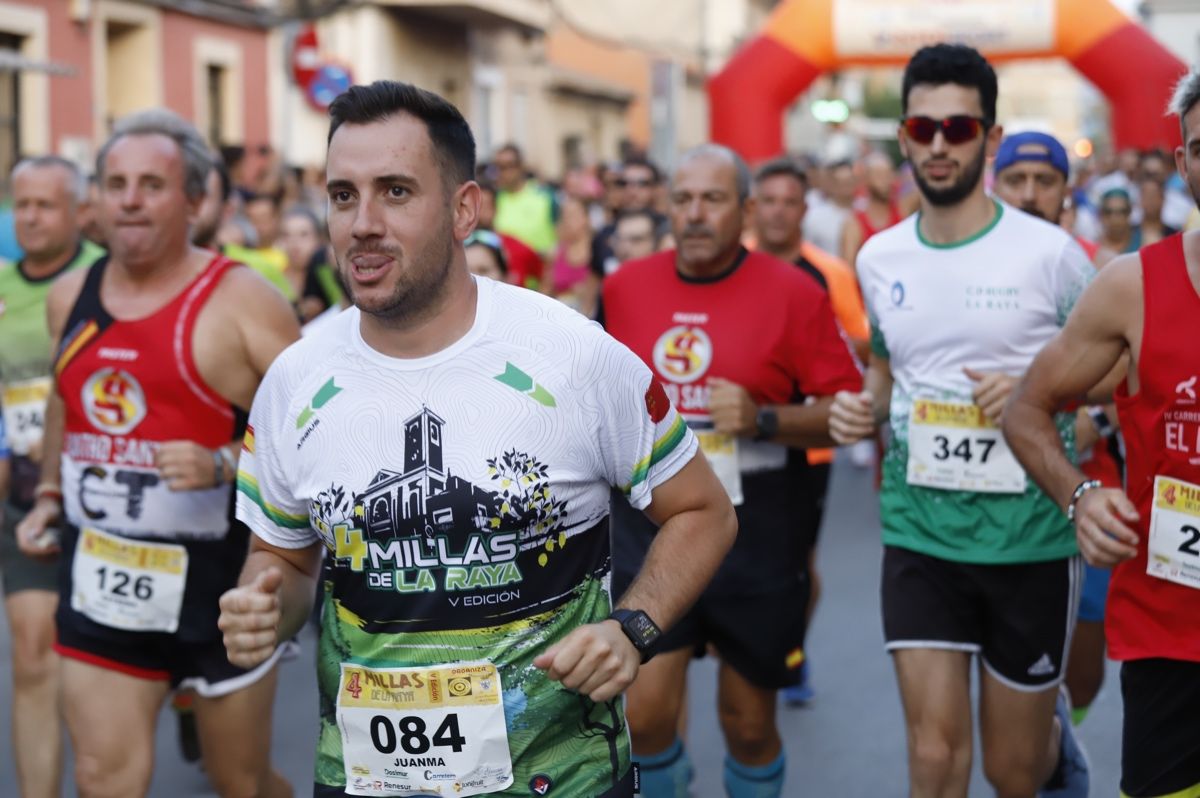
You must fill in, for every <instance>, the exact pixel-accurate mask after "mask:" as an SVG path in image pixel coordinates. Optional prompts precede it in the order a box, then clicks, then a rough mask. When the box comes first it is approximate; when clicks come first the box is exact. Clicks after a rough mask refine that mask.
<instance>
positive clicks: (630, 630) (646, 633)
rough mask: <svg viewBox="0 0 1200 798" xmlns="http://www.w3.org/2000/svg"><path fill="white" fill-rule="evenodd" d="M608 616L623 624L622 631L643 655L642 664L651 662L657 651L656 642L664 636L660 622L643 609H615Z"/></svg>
mask: <svg viewBox="0 0 1200 798" xmlns="http://www.w3.org/2000/svg"><path fill="white" fill-rule="evenodd" d="M608 617H609V618H612V619H613V620H614V621H616V622H617V623H619V624H621V631H622V632H624V633H625V636H626V637H628V638H629V642H631V643H633V647H634V648H636V649H637V650H638V653H639V654H641V655H642V664H645V663H647V662H649V661H650V658H651V657H653V656H654V655H655V654H656V653H657V651H656V650H655V644H656V643H658V641H659V639H660V638H661V637H662V630H661V629H659V628H658V624H656V623H655V622H654V621H652V620H650V616H649V615H647V614H646V613H644V612H642V611H641V610H613V611H612V614H611V615H609V616H608Z"/></svg>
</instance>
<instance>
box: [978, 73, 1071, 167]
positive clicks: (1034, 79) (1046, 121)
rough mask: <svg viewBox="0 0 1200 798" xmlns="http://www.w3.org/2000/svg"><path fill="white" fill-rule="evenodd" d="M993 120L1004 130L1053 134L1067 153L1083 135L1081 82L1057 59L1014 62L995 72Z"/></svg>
mask: <svg viewBox="0 0 1200 798" xmlns="http://www.w3.org/2000/svg"><path fill="white" fill-rule="evenodd" d="M996 75H997V77H998V78H999V80H1000V96H999V98H998V99H997V101H996V117H997V119H998V121H999V122H1000V124H1002V125H1004V127H1005V129H1006V130H1009V131H1012V132H1018V131H1022V130H1040V131H1043V132H1046V133H1051V134H1053V135H1054V136H1055V137H1056V138H1058V139H1059V140H1060V141H1061V142H1062V143H1063V144H1064V146H1066V147H1067V149H1068V150H1070V149H1071V147H1072V146H1073V145H1074V143H1075V142H1076V141H1077V140H1078V139H1079V138H1080V137H1081V136H1083V134H1084V131H1085V122H1086V120H1085V119H1084V113H1085V112H1086V111H1087V110H1088V106H1087V104H1085V103H1084V102H1082V101H1081V100H1082V98H1083V97H1084V93H1085V92H1086V91H1087V83H1086V81H1085V79H1084V78H1083V77H1082V76H1081V75H1080V74H1079V73H1078V72H1076V71H1075V69H1074V67H1072V66H1071V65H1070V64H1069V63H1068V62H1066V61H1064V60H1062V59H1061V58H1050V59H1039V60H1032V61H1018V62H1014V63H1010V64H1005V65H1003V66H1001V67H999V68H998V69H997V70H996Z"/></svg>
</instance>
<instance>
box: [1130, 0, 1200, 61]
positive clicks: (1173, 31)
mask: <svg viewBox="0 0 1200 798" xmlns="http://www.w3.org/2000/svg"><path fill="white" fill-rule="evenodd" d="M1143 7H1144V9H1145V13H1146V16H1147V27H1148V28H1149V30H1150V34H1151V35H1152V36H1154V38H1156V39H1158V40H1159V41H1160V42H1162V44H1163V45H1164V46H1165V47H1166V48H1167V49H1168V50H1170V51H1171V52H1172V53H1174V54H1175V55H1176V57H1178V58H1179V59H1180V60H1182V61H1183V62H1184V63H1185V64H1189V65H1192V66H1195V65H1197V64H1200V3H1198V2H1196V0H1145V2H1144V3H1143Z"/></svg>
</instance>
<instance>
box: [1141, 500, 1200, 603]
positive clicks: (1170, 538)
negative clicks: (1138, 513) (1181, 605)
mask: <svg viewBox="0 0 1200 798" xmlns="http://www.w3.org/2000/svg"><path fill="white" fill-rule="evenodd" d="M1148 546H1149V549H1148V551H1147V556H1146V573H1148V574H1150V575H1151V576H1156V577H1158V578H1159V579H1166V580H1167V581H1168V582H1176V583H1178V584H1181V585H1186V586H1187V587H1194V588H1200V485H1193V484H1192V483H1190V482H1184V481H1182V480H1179V479H1171V478H1170V477H1155V478H1154V504H1153V505H1152V506H1151V508H1150V540H1149V543H1148Z"/></svg>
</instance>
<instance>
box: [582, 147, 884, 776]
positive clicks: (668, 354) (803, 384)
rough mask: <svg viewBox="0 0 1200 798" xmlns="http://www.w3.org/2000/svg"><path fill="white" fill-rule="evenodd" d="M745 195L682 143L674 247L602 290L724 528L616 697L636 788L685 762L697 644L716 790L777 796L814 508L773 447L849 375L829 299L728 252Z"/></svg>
mask: <svg viewBox="0 0 1200 798" xmlns="http://www.w3.org/2000/svg"><path fill="white" fill-rule="evenodd" d="M749 193H750V173H749V170H748V169H747V168H746V165H745V163H744V162H743V161H742V159H741V158H739V157H738V156H737V155H736V154H735V153H733V152H732V151H731V150H728V149H726V148H724V147H719V146H716V145H704V146H701V147H699V148H696V149H694V150H692V151H690V152H688V153H687V154H685V155H684V156H683V158H682V160H681V163H680V165H679V167H678V169H677V170H676V172H675V174H674V175H673V177H672V180H671V191H670V216H671V227H672V233H673V235H674V238H675V241H676V242H677V245H678V249H676V250H669V251H667V252H661V253H658V254H655V255H652V256H650V257H649V258H644V259H642V260H635V261H631V262H629V263H626V264H625V265H623V266H622V267H621V270H620V271H618V272H617V273H615V274H614V275H612V276H610V277H609V278H608V279H607V280H606V281H605V283H604V289H603V291H604V305H603V306H604V318H605V325H606V327H607V328H608V331H609V332H610V333H611V334H612V335H613V336H614V337H615V338H617V340H619V341H621V342H622V343H624V344H625V345H626V346H628V347H629V348H630V349H632V350H633V351H634V352H635V353H636V354H638V355H639V356H640V357H641V358H642V359H643V360H645V361H646V363H647V365H649V366H650V368H651V369H653V371H654V372H655V374H656V375H657V377H658V378H659V379H660V380H661V381H662V382H663V384H664V386H665V388H666V392H667V395H668V397H669V398H670V399H671V402H672V403H673V404H674V405H675V406H676V408H677V409H678V411H679V413H680V415H682V416H683V418H684V419H685V420H686V421H687V422H688V425H689V426H690V427H692V429H693V430H694V431H695V432H696V434H697V435H698V437H700V440H701V445H702V447H703V448H704V450H705V453H706V454H707V455H708V458H709V461H710V462H711V464H712V466H713V468H714V470H715V471H716V473H717V475H718V476H719V477H720V478H721V481H722V484H723V485H724V486H725V489H726V491H727V492H728V493H729V496H730V499H731V500H732V501H733V503H734V505H736V506H737V514H738V524H739V533H738V539H737V542H736V543H735V544H734V547H733V550H732V551H731V552H730V554H729V556H728V557H727V558H726V560H725V562H724V563H723V564H722V566H721V569H720V570H719V571H718V572H717V575H716V577H715V578H714V580H713V582H712V583H711V585H710V586H709V588H708V589H707V590H706V591H705V593H704V594H703V595H702V596H701V598H700V600H699V601H698V602H697V604H696V606H695V607H694V608H693V609H692V611H691V612H690V613H689V615H688V616H687V617H686V618H685V619H684V620H682V621H680V623H679V624H678V625H677V626H676V627H675V628H674V629H672V630H671V631H670V632H668V633H667V634H666V635H665V636H664V640H663V642H662V644H661V645H660V646H659V647H658V650H659V651H660V652H662V653H661V654H660V655H659V656H657V657H656V658H655V659H654V660H652V661H650V662H649V663H647V664H646V665H645V666H643V667H642V670H641V672H640V673H639V675H638V678H637V680H636V681H635V682H634V684H633V687H632V688H631V689H630V691H629V694H628V695H629V702H628V712H627V714H628V719H629V728H630V732H631V733H632V735H633V749H634V755H635V757H636V758H637V759H638V761H639V762H640V764H641V773H642V785H643V786H642V793H643V794H644V795H647V796H650V797H651V798H654V797H655V796H674V795H678V794H682V793H683V792H684V791H685V790H686V786H687V781H688V776H689V773H690V767H689V765H688V762H687V757H686V754H685V753H684V752H683V748H682V744H681V743H680V741H679V739H678V737H677V734H676V730H677V728H678V718H679V714H680V709H681V706H682V703H683V697H684V685H685V683H686V673H687V666H688V662H689V660H690V659H691V657H692V654H693V652H695V651H697V650H704V647H705V646H706V645H709V644H711V645H712V646H713V647H715V649H716V650H717V652H718V653H719V654H720V657H721V668H720V677H719V684H720V687H719V692H720V695H719V703H720V706H721V708H722V709H721V712H720V718H721V725H722V730H723V732H724V734H725V741H726V744H727V746H728V749H729V756H728V757H727V758H726V760H725V777H724V781H725V786H726V789H727V790H728V791H729V793H730V794H731V795H734V796H741V795H750V794H753V795H756V796H777V795H780V794H781V792H782V789H783V771H784V754H783V748H782V744H781V741H780V738H779V733H778V729H777V727H776V724H775V704H776V691H777V690H779V689H781V688H784V687H788V686H790V685H794V684H796V683H797V680H798V678H799V675H800V666H801V665H802V664H803V663H804V650H803V645H804V634H805V626H806V625H805V614H806V613H805V610H806V605H807V602H808V598H809V585H808V577H807V570H806V568H805V565H806V558H805V556H804V543H803V541H804V539H805V538H806V535H804V534H798V533H797V529H796V524H797V523H798V522H803V521H804V520H806V519H811V518H812V517H813V516H814V513H813V511H812V508H811V507H810V506H808V505H809V504H811V502H812V497H811V496H809V495H808V494H807V493H806V492H805V491H798V490H796V485H797V484H800V483H801V481H802V475H801V474H797V473H796V469H801V470H803V469H805V468H807V464H806V462H805V460H804V458H803V457H792V458H789V457H788V449H789V447H795V448H805V447H809V446H829V445H831V443H832V441H831V439H830V438H829V437H828V433H827V431H826V429H825V428H824V427H822V424H823V423H825V421H826V420H827V419H828V416H829V405H830V401H831V399H830V397H832V395H833V394H834V393H836V392H837V391H839V390H858V386H859V385H860V384H861V376H860V374H859V371H858V368H857V366H856V365H855V362H854V359H853V357H852V356H851V354H850V351H849V349H848V347H847V345H846V343H845V341H844V340H843V338H842V337H841V335H840V333H839V332H838V329H837V324H836V323H835V321H834V317H833V311H832V310H831V308H830V304H829V298H828V295H827V293H826V292H825V291H824V290H822V288H821V287H820V285H818V284H817V282H816V281H815V280H813V279H812V278H811V277H810V276H809V275H807V274H805V273H804V272H802V271H800V270H799V269H797V268H795V267H794V266H793V265H792V264H790V263H787V262H785V261H782V260H778V259H776V258H773V257H771V256H769V255H766V254H764V253H761V252H755V253H751V252H747V251H746V250H745V249H744V248H743V247H742V246H741V244H740V236H741V232H742V229H743V225H744V222H745V220H746V217H747V214H748V213H749V210H750V207H751V204H752V202H753V200H751V199H750V198H749ZM622 505H627V503H626V502H623V501H614V502H613V505H612V525H613V538H614V543H613V560H614V562H613V580H614V585H613V587H614V593H615V594H619V593H620V592H621V591H622V590H623V589H625V588H626V587H627V586H628V584H629V582H630V580H631V579H632V577H633V574H635V573H637V570H638V567H639V566H640V564H641V561H642V559H643V558H644V556H645V553H646V551H647V549H648V548H649V546H650V543H651V541H652V540H653V536H654V531H655V530H654V528H653V527H652V526H651V525H649V524H648V523H646V522H645V521H644V520H643V517H642V516H641V515H640V514H636V513H631V512H627V511H626V510H625V508H624V507H623V506H622Z"/></svg>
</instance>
